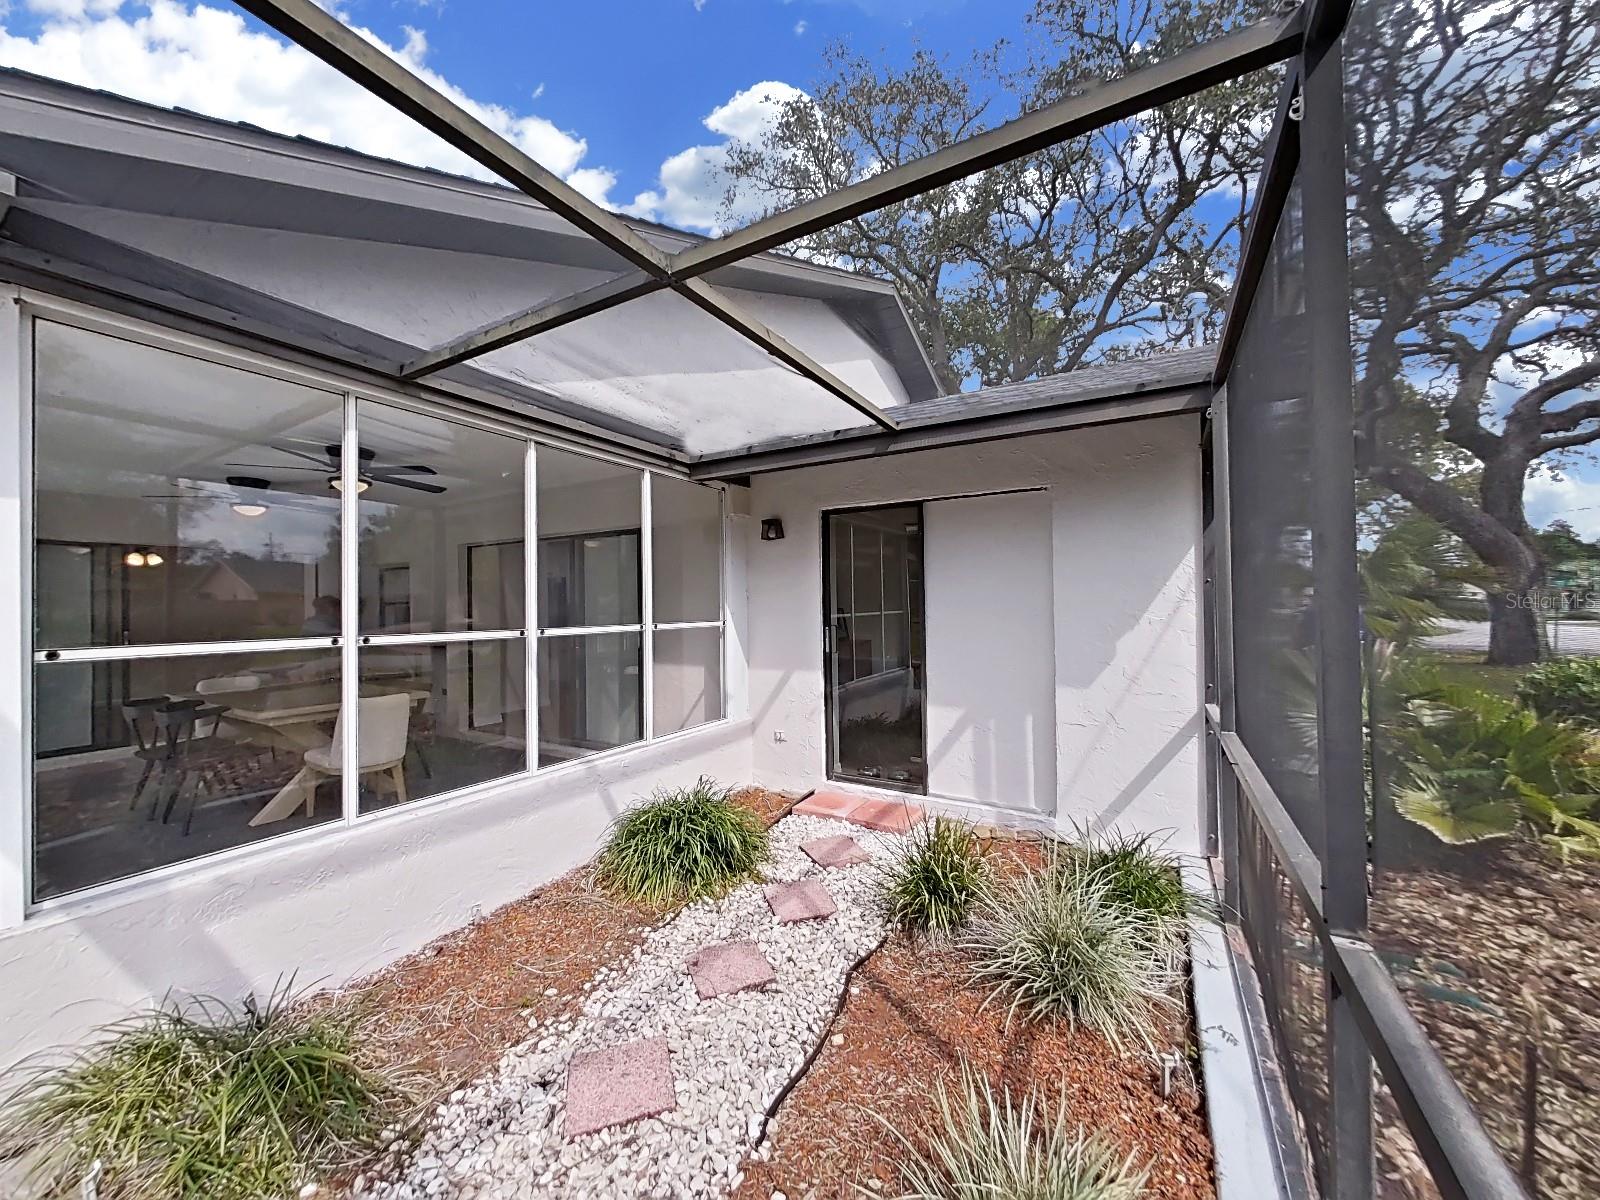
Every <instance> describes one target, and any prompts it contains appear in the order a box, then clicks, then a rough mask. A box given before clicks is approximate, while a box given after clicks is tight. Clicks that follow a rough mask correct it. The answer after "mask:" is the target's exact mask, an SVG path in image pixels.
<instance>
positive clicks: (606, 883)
mask: <svg viewBox="0 0 1600 1200" xmlns="http://www.w3.org/2000/svg"><path fill="white" fill-rule="evenodd" d="M767 853H768V847H767V831H766V828H765V827H764V826H763V825H762V823H761V819H760V818H759V817H758V816H756V814H755V813H753V812H751V811H750V810H749V809H748V808H745V807H743V806H742V805H740V804H737V803H735V802H734V800H733V793H732V791H731V790H730V789H728V788H724V787H719V786H717V784H716V782H715V781H714V780H711V779H707V778H706V777H705V776H701V777H700V780H699V782H697V783H696V784H695V785H694V786H693V787H688V788H679V789H677V790H675V791H669V792H658V793H657V794H656V795H655V797H654V798H652V799H651V800H650V801H649V802H648V803H645V804H642V805H640V806H639V807H638V808H635V809H631V810H629V811H628V812H625V813H623V814H622V816H621V817H619V818H618V819H617V822H616V825H615V826H614V827H613V828H612V831H611V840H610V841H608V842H607V843H606V847H605V849H604V850H602V851H601V852H600V858H599V862H598V864H597V867H596V871H595V879H596V881H597V882H598V883H599V884H600V886H601V887H603V888H605V889H606V890H607V891H609V892H611V893H612V894H613V895H616V896H619V897H621V898H622V899H624V900H628V901H631V902H632V903H635V904H643V905H646V906H648V907H650V908H670V907H674V906H676V905H680V904H688V903H691V902H692V901H695V900H701V899H704V898H705V897H707V896H719V895H721V894H722V893H724V892H726V891H727V890H728V889H729V888H731V887H732V886H733V885H734V884H736V883H739V882H740V881H741V880H744V879H748V878H749V877H750V875H751V874H752V872H754V870H755V868H756V866H757V864H759V863H761V862H762V861H764V860H765V859H766V857H767Z"/></svg>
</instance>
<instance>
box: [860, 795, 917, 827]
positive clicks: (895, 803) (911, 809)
mask: <svg viewBox="0 0 1600 1200" xmlns="http://www.w3.org/2000/svg"><path fill="white" fill-rule="evenodd" d="M922 818H923V812H922V806H921V805H920V804H914V803H912V802H911V801H910V800H864V801H862V802H861V803H860V804H858V805H857V806H856V807H855V808H853V809H851V811H850V816H849V817H848V818H847V819H848V820H849V822H850V823H851V824H852V825H862V826H865V827H866V828H868V829H876V830H877V831H878V832H880V833H906V832H908V831H909V830H910V829H911V828H912V827H913V826H915V825H917V824H919V823H920V822H921V821H922Z"/></svg>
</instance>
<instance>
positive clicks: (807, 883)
mask: <svg viewBox="0 0 1600 1200" xmlns="http://www.w3.org/2000/svg"><path fill="white" fill-rule="evenodd" d="M766 891H767V905H768V907H770V908H771V909H772V915H773V916H775V917H777V918H778V923H779V924H780V925H788V924H791V923H793V922H795V921H815V920H817V919H819V918H821V917H831V916H833V914H834V913H836V912H838V911H839V906H838V905H836V904H835V903H834V902H833V897H832V896H830V895H829V894H828V889H827V888H825V887H823V886H822V881H821V880H819V879H796V880H795V881H794V882H793V883H769V884H768V885H767V889H766Z"/></svg>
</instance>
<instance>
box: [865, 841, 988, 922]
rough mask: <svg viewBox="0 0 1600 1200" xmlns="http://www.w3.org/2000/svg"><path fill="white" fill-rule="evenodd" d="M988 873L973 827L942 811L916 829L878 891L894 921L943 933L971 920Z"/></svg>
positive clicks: (889, 868)
mask: <svg viewBox="0 0 1600 1200" xmlns="http://www.w3.org/2000/svg"><path fill="white" fill-rule="evenodd" d="M987 878H988V865H987V864H986V863H985V862H984V860H983V854H982V852H981V851H980V850H979V848H978V839H977V838H976V837H974V836H973V833H972V829H971V827H970V826H968V825H966V824H964V823H963V822H961V821H952V820H950V819H949V818H947V817H937V818H935V819H934V822H933V824H931V825H923V826H921V828H919V829H918V830H917V831H916V832H915V833H913V834H912V835H911V838H910V839H909V841H908V843H907V844H906V846H905V847H904V848H903V849H902V850H901V851H900V852H899V853H898V854H897V856H896V857H895V859H894V861H893V862H892V863H890V864H889V865H888V866H887V867H885V868H884V872H883V875H882V877H881V878H880V880H879V884H878V893H879V897H880V898H881V899H882V901H883V904H884V907H885V909H886V910H887V911H888V914H889V919H890V920H891V921H892V922H894V924H896V925H897V926H899V927H900V928H902V929H906V930H910V931H911V932H914V933H927V934H932V935H933V936H935V937H944V936H948V935H949V934H951V933H954V932H955V931H956V930H957V929H959V928H960V927H961V926H962V925H963V924H965V923H966V920H967V915H968V914H969V913H970V912H971V911H972V906H973V905H974V904H975V903H976V902H977V900H978V896H979V894H980V893H981V892H982V891H983V887H984V883H985V881H986V880H987Z"/></svg>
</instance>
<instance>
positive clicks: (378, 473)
mask: <svg viewBox="0 0 1600 1200" xmlns="http://www.w3.org/2000/svg"><path fill="white" fill-rule="evenodd" d="M272 449H273V450H274V451H276V452H277V453H279V454H287V455H289V456H290V457H292V458H298V459H302V460H303V461H305V462H308V463H314V464H316V465H315V466H309V467H302V466H300V465H299V464H297V463H228V464H226V465H227V466H230V467H244V468H247V469H253V470H258V471H313V472H316V473H318V474H322V475H326V476H327V477H328V486H329V487H331V488H333V489H334V490H335V491H340V490H342V488H341V484H342V481H343V472H342V469H341V463H342V461H343V451H344V447H343V446H340V445H339V444H338V443H337V442H335V443H333V444H332V445H328V446H323V447H322V454H320V455H317V454H312V453H309V452H308V451H305V450H301V449H298V448H296V447H294V446H273V447H272ZM360 456H361V464H360V468H359V471H358V474H357V479H358V480H359V486H358V487H357V488H356V490H357V491H358V492H364V491H366V490H367V489H368V488H369V487H371V486H372V485H373V484H376V483H386V484H391V485H393V486H394V487H403V488H411V489H412V490H413V491H418V492H430V493H433V494H435V495H437V494H439V493H440V492H443V491H446V490H447V489H446V488H444V487H443V486H442V485H440V484H437V483H424V482H423V481H422V480H420V479H408V478H406V477H407V476H409V475H437V474H438V473H439V472H437V471H435V470H434V469H433V468H432V467H427V466H423V465H422V464H421V463H411V464H409V465H405V466H398V465H396V466H390V465H387V464H384V465H380V464H379V463H378V452H377V451H376V450H372V449H369V448H367V447H365V446H363V447H362V448H361V450H360Z"/></svg>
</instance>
